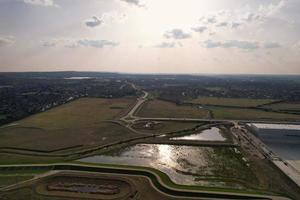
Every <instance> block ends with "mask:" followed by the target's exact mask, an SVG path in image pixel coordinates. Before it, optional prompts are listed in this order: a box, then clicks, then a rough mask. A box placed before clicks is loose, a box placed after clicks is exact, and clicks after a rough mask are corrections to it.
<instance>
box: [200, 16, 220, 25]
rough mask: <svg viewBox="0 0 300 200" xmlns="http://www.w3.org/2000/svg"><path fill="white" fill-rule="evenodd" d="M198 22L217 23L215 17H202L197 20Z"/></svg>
mask: <svg viewBox="0 0 300 200" xmlns="http://www.w3.org/2000/svg"><path fill="white" fill-rule="evenodd" d="M199 21H200V22H202V23H205V24H215V23H217V16H216V15H208V16H203V17H201V18H200V19H199Z"/></svg>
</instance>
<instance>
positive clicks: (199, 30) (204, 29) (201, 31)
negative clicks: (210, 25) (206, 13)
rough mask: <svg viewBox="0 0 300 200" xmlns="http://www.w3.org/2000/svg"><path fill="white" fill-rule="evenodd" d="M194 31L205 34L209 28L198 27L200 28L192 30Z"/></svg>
mask: <svg viewBox="0 0 300 200" xmlns="http://www.w3.org/2000/svg"><path fill="white" fill-rule="evenodd" d="M192 30H193V31H195V32H198V33H203V32H204V31H206V30H207V27H206V26H198V27H195V28H192Z"/></svg>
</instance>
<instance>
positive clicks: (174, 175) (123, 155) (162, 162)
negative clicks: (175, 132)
mask: <svg viewBox="0 0 300 200" xmlns="http://www.w3.org/2000/svg"><path fill="white" fill-rule="evenodd" d="M218 152H222V156H218V155H217V154H216V153H218ZM223 154H224V155H227V154H230V157H232V154H236V152H235V151H234V148H228V147H217V148H212V147H195V146H179V145H165V144H137V145H134V146H130V147H127V148H125V149H121V150H117V151H113V152H110V153H108V154H106V155H97V156H92V157H87V158H83V159H80V160H79V161H81V162H87V163H102V164H123V165H134V166H144V167H151V168H154V169H157V170H160V171H162V172H164V173H166V174H167V175H168V176H169V177H170V178H171V180H172V181H173V182H175V183H177V184H182V185H202V186H218V187H230V188H232V187H233V188H242V187H243V186H241V185H239V184H237V183H233V182H232V181H231V182H230V183H228V182H223V181H222V180H220V178H214V177H218V176H220V175H222V176H223V175H224V171H223V170H224V165H225V163H228V162H223V160H222V159H224V160H227V159H228V158H226V156H224V155H223ZM236 162H237V163H238V164H236ZM243 162H244V161H243V160H242V159H238V160H232V163H233V164H234V166H238V165H241V167H244V166H246V165H245V164H244V163H243ZM226 169H227V172H226V173H228V176H229V177H230V176H233V177H230V178H240V177H241V176H240V175H237V176H236V174H237V172H240V171H244V168H243V169H242V170H239V169H234V168H232V166H231V165H228V166H226ZM242 173H243V172H242ZM207 177H209V179H207ZM227 180H228V179H227Z"/></svg>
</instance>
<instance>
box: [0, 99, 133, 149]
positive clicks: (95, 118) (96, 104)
mask: <svg viewBox="0 0 300 200" xmlns="http://www.w3.org/2000/svg"><path fill="white" fill-rule="evenodd" d="M133 101H134V100H133V99H129V98H123V99H100V98H82V99H79V100H76V101H73V102H71V103H68V104H65V105H62V106H59V107H56V108H53V109H51V110H49V111H47V112H44V113H39V114H36V115H33V116H31V117H28V118H26V119H23V120H20V121H17V122H14V123H13V124H10V125H7V126H3V127H0V147H17V148H26V149H33V150H45V151H50V150H56V149H60V148H66V147H72V146H74V145H83V146H84V147H87V146H93V145H101V144H107V143H110V142H115V141H117V140H120V139H122V138H124V137H126V138H130V137H131V135H133V134H131V132H130V131H129V130H128V129H126V128H123V127H122V126H120V125H118V124H115V123H111V122H106V121H105V120H111V119H114V118H116V117H118V116H119V115H120V113H121V112H124V111H125V110H126V109H127V107H128V106H129V105H130V104H131V103H132V102H133ZM116 108H118V109H116Z"/></svg>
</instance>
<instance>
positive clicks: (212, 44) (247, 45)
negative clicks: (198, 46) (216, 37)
mask: <svg viewBox="0 0 300 200" xmlns="http://www.w3.org/2000/svg"><path fill="white" fill-rule="evenodd" d="M204 46H205V47H206V48H218V47H220V48H237V49H243V50H255V49H258V48H260V45H259V43H258V42H255V41H254V42H252V41H242V40H229V41H225V42H219V41H212V40H206V41H204Z"/></svg>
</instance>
